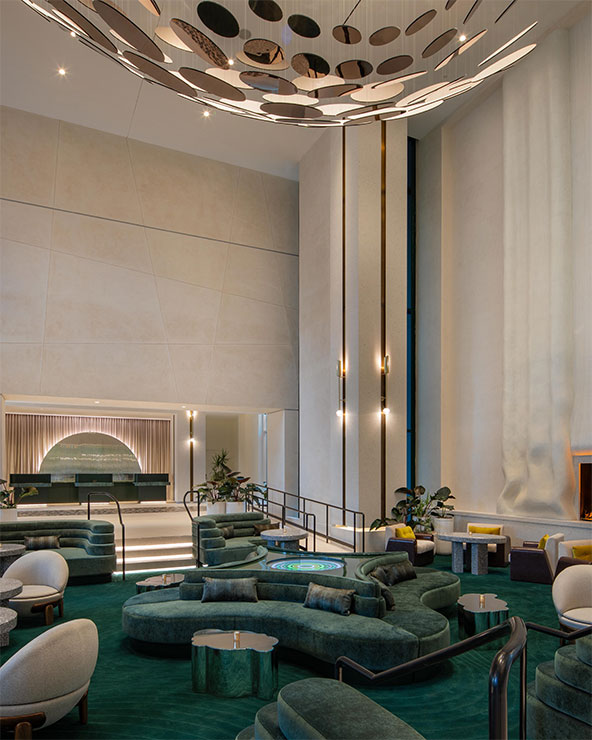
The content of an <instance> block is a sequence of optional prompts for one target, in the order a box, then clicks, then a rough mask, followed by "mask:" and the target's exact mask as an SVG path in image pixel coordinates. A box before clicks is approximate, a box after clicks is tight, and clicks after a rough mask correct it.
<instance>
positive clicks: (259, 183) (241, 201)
mask: <svg viewBox="0 0 592 740" xmlns="http://www.w3.org/2000/svg"><path fill="white" fill-rule="evenodd" d="M263 178H264V175H263V173H261V172H255V171H254V170H244V169H241V170H239V171H238V180H237V182H236V185H235V187H236V191H235V192H234V193H227V195H226V198H225V200H226V202H227V203H228V204H229V205H230V204H231V205H232V208H231V210H229V214H228V215H229V218H230V219H231V224H232V226H231V229H230V238H229V240H230V241H232V242H236V243H238V244H256V245H257V246H259V247H264V248H265V249H273V236H272V233H271V225H270V219H269V216H270V214H269V213H268V210H267V202H266V199H265V193H264V191H263ZM231 196H232V197H231Z"/></svg>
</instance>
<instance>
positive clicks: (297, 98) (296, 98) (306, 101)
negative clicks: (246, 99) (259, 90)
mask: <svg viewBox="0 0 592 740" xmlns="http://www.w3.org/2000/svg"><path fill="white" fill-rule="evenodd" d="M263 98H264V100H267V102H269V103H296V104H297V105H316V104H317V102H318V101H317V100H311V99H310V98H309V97H308V96H307V95H303V94H302V93H300V94H299V93H295V94H294V95H276V94H275V93H265V95H264V96H263Z"/></svg>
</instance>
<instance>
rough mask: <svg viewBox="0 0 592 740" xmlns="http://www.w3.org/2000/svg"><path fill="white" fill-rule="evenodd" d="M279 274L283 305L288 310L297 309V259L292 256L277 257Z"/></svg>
mask: <svg viewBox="0 0 592 740" xmlns="http://www.w3.org/2000/svg"><path fill="white" fill-rule="evenodd" d="M278 262H279V266H280V272H281V275H282V283H283V291H284V305H285V306H286V307H288V308H295V309H297V308H298V257H293V256H292V255H283V254H282V255H278Z"/></svg>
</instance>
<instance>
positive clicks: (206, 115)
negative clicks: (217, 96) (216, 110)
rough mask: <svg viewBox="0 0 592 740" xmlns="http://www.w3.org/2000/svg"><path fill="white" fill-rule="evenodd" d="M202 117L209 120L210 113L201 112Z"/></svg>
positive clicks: (207, 111) (206, 111)
mask: <svg viewBox="0 0 592 740" xmlns="http://www.w3.org/2000/svg"><path fill="white" fill-rule="evenodd" d="M203 117H204V118H209V117H210V111H209V110H205V111H204V112H203Z"/></svg>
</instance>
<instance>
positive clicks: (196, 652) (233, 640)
mask: <svg viewBox="0 0 592 740" xmlns="http://www.w3.org/2000/svg"><path fill="white" fill-rule="evenodd" d="M277 643H278V640H277V638H276V637H270V636H269V635H261V634H258V633H256V632H224V631H222V630H213V629H212V630H200V631H199V632H196V633H195V634H194V635H193V639H192V640H191V673H192V680H193V690H194V691H195V692H196V693H198V694H201V693H208V694H215V695H216V696H227V697H238V696H253V695H254V696H257V697H258V698H259V699H273V698H274V696H275V694H276V692H277V685H278V668H277V654H276V652H275V650H274V648H275V646H276V645H277Z"/></svg>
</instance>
